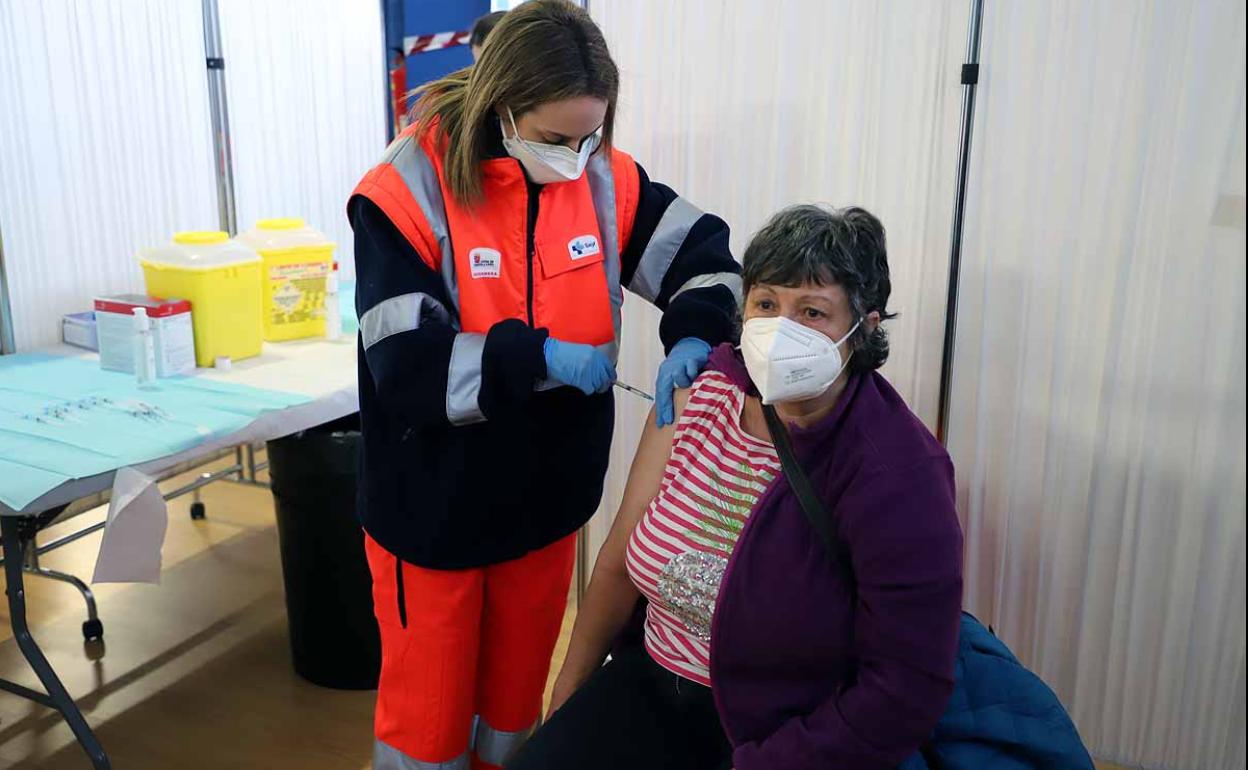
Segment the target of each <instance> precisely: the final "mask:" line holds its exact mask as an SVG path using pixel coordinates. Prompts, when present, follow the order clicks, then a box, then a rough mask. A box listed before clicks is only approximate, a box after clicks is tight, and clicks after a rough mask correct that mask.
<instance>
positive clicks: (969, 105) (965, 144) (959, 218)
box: [936, 0, 984, 444]
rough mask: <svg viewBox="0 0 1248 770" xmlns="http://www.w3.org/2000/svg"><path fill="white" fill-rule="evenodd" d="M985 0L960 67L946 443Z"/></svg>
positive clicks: (944, 385)
mask: <svg viewBox="0 0 1248 770" xmlns="http://www.w3.org/2000/svg"><path fill="white" fill-rule="evenodd" d="M983 21H984V0H971V21H970V29H969V30H968V32H967V36H966V63H965V64H963V65H962V141H961V144H960V145H959V146H958V179H957V188H956V192H955V194H954V202H953V233H952V236H951V238H950V244H949V294H948V297H947V299H946V301H945V342H944V349H943V351H942V353H941V361H940V410H939V414H938V416H937V418H936V438H937V439H939V440H940V442H941V443H942V444H947V443H948V441H949V401H950V398H951V393H952V388H953V346H954V340H955V338H956V336H957V326H958V281H959V277H960V276H961V273H962V231H963V228H964V227H965V224H966V178H967V174H968V171H969V169H970V163H971V130H972V128H973V127H974V125H975V87H976V85H978V83H979V41H980V36H981V34H980V33H981V32H982V29H983Z"/></svg>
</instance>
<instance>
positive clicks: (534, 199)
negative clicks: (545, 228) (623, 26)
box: [524, 178, 542, 326]
mask: <svg viewBox="0 0 1248 770" xmlns="http://www.w3.org/2000/svg"><path fill="white" fill-rule="evenodd" d="M524 189H525V192H526V193H527V194H528V208H527V211H526V212H525V229H524V253H525V255H526V256H527V259H528V283H527V291H528V295H527V297H526V301H527V307H528V311H529V326H534V325H535V324H534V320H533V250H534V247H533V241H534V231H535V230H537V208H538V203H539V201H540V199H541V197H542V188H541V185H536V184H533V183H532V182H530V181H529V180H528V179H527V178H526V179H525V180H524Z"/></svg>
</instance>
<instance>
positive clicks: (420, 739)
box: [348, 0, 741, 770]
mask: <svg viewBox="0 0 1248 770" xmlns="http://www.w3.org/2000/svg"><path fill="white" fill-rule="evenodd" d="M618 80H619V75H618V71H617V69H616V66H615V64H614V63H613V62H612V60H611V57H610V54H609V53H608V51H607V45H606V42H605V41H604V39H603V36H602V33H601V31H599V29H598V28H597V26H595V25H594V23H593V22H592V21H591V20H590V18H589V15H588V14H587V13H586V12H585V11H584V10H582V9H580V8H578V7H576V6H574V5H572V4H571V3H568V2H565V1H564V0H532V1H531V2H528V3H525V4H523V5H521V6H519V7H518V8H516V9H515V10H513V11H510V12H508V14H507V15H506V16H505V17H504V18H503V19H502V21H501V22H500V23H499V25H498V26H497V27H496V28H495V29H494V30H493V32H492V33H491V34H490V38H489V44H488V45H487V46H485V48H484V50H483V51H482V54H481V58H480V60H479V61H477V63H476V64H475V65H474V66H472V67H471V68H468V69H464V70H460V71H458V72H455V73H453V74H451V75H449V76H447V77H446V78H443V79H442V80H439V81H436V82H434V83H431V84H429V85H427V86H425V87H424V88H422V89H421V92H420V98H419V100H418V102H417V103H416V106H415V115H414V118H415V120H414V122H413V125H412V126H411V127H409V128H408V129H407V130H406V131H404V132H403V134H402V135H401V136H400V137H399V138H398V139H397V140H396V141H395V142H394V143H393V144H392V145H391V146H390V147H389V149H387V151H386V153H385V155H384V156H383V158H382V161H381V163H380V164H379V165H377V166H376V167H375V168H373V169H372V170H371V171H369V172H368V174H366V175H365V177H364V179H363V180H362V181H361V182H360V184H359V186H358V187H357V188H356V190H355V193H354V194H353V195H352V197H351V200H350V203H349V205H348V213H349V216H350V218H351V223H352V226H353V227H354V230H355V258H356V265H357V273H358V283H357V290H356V291H357V293H356V305H357V310H358V312H359V317H360V342H359V345H360V356H359V386H360V413H361V419H362V423H363V442H362V443H363V454H362V459H361V474H360V492H359V513H360V517H361V519H362V523H363V526H364V529H365V532H366V539H365V545H366V550H367V553H368V559H369V566H370V568H371V570H372V573H373V599H374V604H375V610H376V615H377V619H378V623H379V625H380V627H381V637H382V670H381V681H380V684H379V690H378V699H377V711H376V721H375V735H376V743H375V750H374V764H373V767H374V768H375V770H396V769H398V768H403V769H404V770H412V769H413V768H419V769H420V770H425V769H426V768H439V769H440V770H466V769H467V768H470V767H471V768H496V767H500V766H501V765H502V764H503V763H504V762H505V761H506V759H507V757H508V756H510V754H511V753H512V752H513V751H514V750H515V748H516V747H518V746H519V745H520V744H521V743H522V742H523V740H524V739H525V738H526V737H527V735H528V734H529V732H530V731H531V730H532V729H533V727H534V726H535V724H536V722H537V720H538V716H539V714H540V710H541V700H542V693H543V689H544V687H545V683H546V678H547V674H548V672H549V667H550V659H551V654H552V651H553V649H554V644H555V640H556V638H557V636H558V633H559V627H560V623H561V621H562V619H563V615H564V610H565V607H566V602H567V596H568V589H569V584H570V582H571V574H572V564H573V560H574V553H575V543H576V532H577V530H578V529H579V528H580V527H581V526H582V525H583V524H584V523H585V522H586V521H587V520H588V519H589V517H590V516H591V515H592V514H593V512H594V510H595V509H596V508H597V506H598V502H599V499H600V497H601V495H602V485H603V477H604V475H605V473H606V469H607V461H608V456H609V449H610V444H611V434H612V428H613V422H614V403H613V398H612V392H611V388H612V383H613V381H614V380H615V362H616V354H617V352H618V349H619V343H620V339H619V337H620V326H621V323H620V311H621V305H622V303H623V292H622V289H623V288H628V289H629V290H631V291H632V292H634V293H635V294H637V295H639V296H641V297H643V298H644V299H646V300H648V301H649V302H651V303H653V304H654V305H655V306H657V307H658V308H659V309H660V310H662V311H663V318H662V321H661V323H660V327H659V333H660V338H661V340H662V342H663V344H664V347H665V349H666V351H667V357H666V360H665V361H664V362H663V363H662V365H661V366H660V368H659V374H658V382H657V383H656V385H655V388H656V394H655V396H656V401H657V408H658V419H659V420H660V421H670V420H671V419H672V392H673V389H674V388H675V387H684V386H688V385H689V384H690V383H691V382H692V380H693V378H694V377H696V376H697V374H698V372H699V371H700V370H701V369H702V367H703V366H704V365H705V363H706V361H707V358H708V356H709V354H710V351H711V348H712V346H716V345H718V344H720V343H722V342H724V341H727V340H729V339H731V338H732V336H733V334H734V327H735V316H736V313H737V307H738V304H739V295H740V288H741V278H740V269H739V266H738V265H737V263H736V261H735V260H734V259H733V258H732V256H731V254H730V253H729V251H728V227H727V225H725V224H724V222H723V221H722V220H720V219H719V218H718V217H715V216H713V215H710V214H704V213H703V212H701V211H699V210H698V209H697V208H696V207H695V206H694V205H693V204H691V203H689V202H688V201H686V200H684V199H683V198H680V197H678V196H677V195H676V194H675V193H674V192H673V191H672V190H671V189H669V188H667V187H665V186H663V185H660V184H656V183H653V182H651V181H650V179H649V178H648V177H647V176H646V174H645V172H644V171H643V170H642V169H641V168H640V167H639V166H638V165H637V164H636V162H634V161H633V159H632V158H630V157H629V156H628V155H626V154H624V153H623V152H621V151H619V150H617V149H615V148H614V147H613V146H612V142H611V138H612V128H613V124H614V118H615V114H616V98H617V94H618V90H619V84H618ZM630 397H631V396H630Z"/></svg>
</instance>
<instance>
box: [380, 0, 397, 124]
mask: <svg viewBox="0 0 1248 770" xmlns="http://www.w3.org/2000/svg"><path fill="white" fill-rule="evenodd" d="M378 2H379V3H380V4H381V72H382V75H383V76H384V77H383V78H382V87H383V88H384V89H385V91H386V144H389V143H390V142H393V141H394V133H395V132H394V126H395V123H396V122H397V120H396V116H395V114H394V94H392V93H391V92H390V54H391V51H390V25H389V23H388V22H389V19H387V18H386V17H387V14H386V6H387V5H389V3H388V2H386V0H378Z"/></svg>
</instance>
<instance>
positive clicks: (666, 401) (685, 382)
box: [654, 337, 711, 428]
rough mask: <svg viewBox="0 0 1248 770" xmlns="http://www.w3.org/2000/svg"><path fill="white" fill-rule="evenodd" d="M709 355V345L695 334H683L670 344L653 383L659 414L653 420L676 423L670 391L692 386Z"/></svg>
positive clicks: (655, 406)
mask: <svg viewBox="0 0 1248 770" xmlns="http://www.w3.org/2000/svg"><path fill="white" fill-rule="evenodd" d="M710 357H711V346H710V345H708V344H706V343H705V342H703V341H702V340H700V339H698V338H697V337H685V338H684V339H683V340H681V341H680V342H677V343H676V344H675V345H673V346H672V352H671V353H668V354H667V359H666V360H665V361H663V363H661V364H659V379H658V381H657V382H655V384H654V410H655V412H657V413H658V414H657V415H656V417H657V419H656V420H655V422H656V423H657V424H658V426H659V427H660V428H662V427H663V426H664V425H671V424H672V423H674V422H676V406H675V404H674V402H673V400H672V397H673V394H674V393H675V392H676V389H677V388H687V387H689V386H690V385H692V384H693V381H694V380H695V379H697V377H698V375H699V374H701V373H702V368H703V367H705V366H706V362H707V359H709V358H710Z"/></svg>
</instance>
